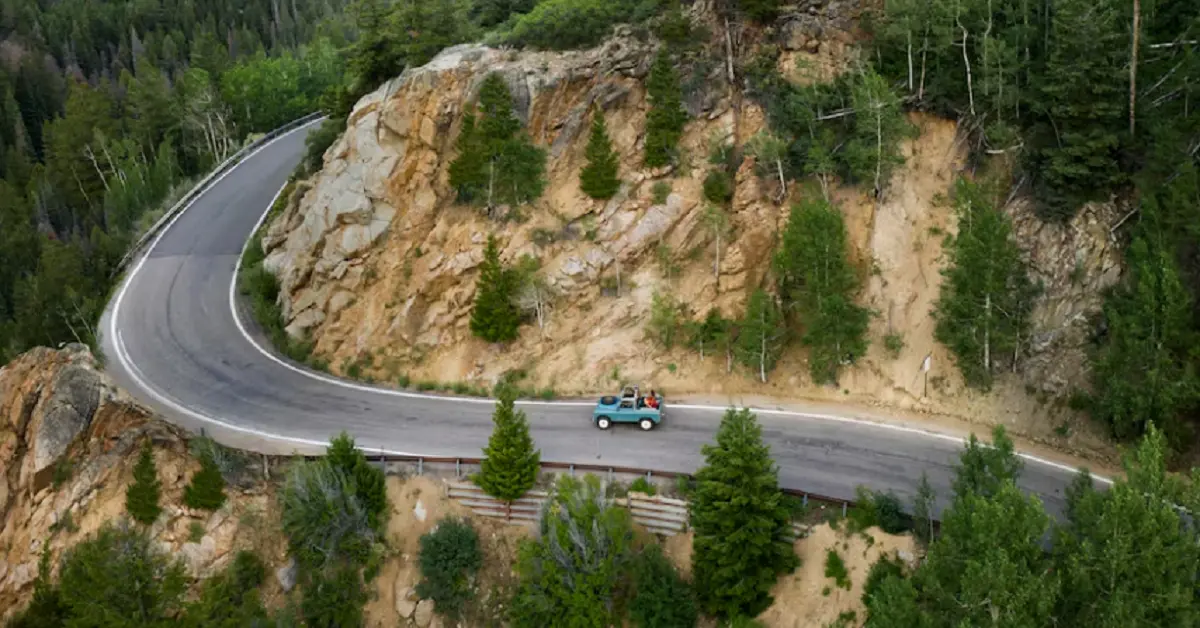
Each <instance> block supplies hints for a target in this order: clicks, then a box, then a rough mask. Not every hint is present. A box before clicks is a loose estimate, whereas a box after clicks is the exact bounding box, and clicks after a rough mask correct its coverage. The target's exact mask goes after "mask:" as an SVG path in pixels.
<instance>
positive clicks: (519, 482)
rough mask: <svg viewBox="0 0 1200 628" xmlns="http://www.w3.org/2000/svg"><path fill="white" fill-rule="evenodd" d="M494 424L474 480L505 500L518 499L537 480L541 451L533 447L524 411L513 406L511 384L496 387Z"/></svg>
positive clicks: (493, 495)
mask: <svg viewBox="0 0 1200 628" xmlns="http://www.w3.org/2000/svg"><path fill="white" fill-rule="evenodd" d="M496 397H497V399H496V411H495V412H494V413H493V414H492V423H493V424H494V425H495V427H494V429H493V430H492V436H491V437H490V438H488V445H487V447H485V448H484V450H483V455H484V459H483V462H482V463H480V469H479V475H478V476H477V477H476V483H478V484H479V487H480V488H482V489H483V490H484V492H486V493H487V494H488V495H491V496H492V497H495V498H496V499H501V500H504V501H507V502H512V501H516V500H517V499H520V498H521V497H522V496H523V495H525V493H527V492H528V491H529V489H531V488H533V484H534V482H536V481H537V474H538V470H539V469H540V468H541V459H542V453H541V450H537V449H534V448H533V437H532V436H530V435H529V421H528V420H527V419H526V418H525V412H524V411H522V410H516V409H514V402H515V401H516V398H517V394H516V391H515V390H513V388H512V387H511V386H508V385H501V386H498V387H497V389H496Z"/></svg>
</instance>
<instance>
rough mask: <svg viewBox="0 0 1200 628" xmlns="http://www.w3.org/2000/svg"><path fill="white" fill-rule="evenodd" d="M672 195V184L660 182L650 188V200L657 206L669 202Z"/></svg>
mask: <svg viewBox="0 0 1200 628" xmlns="http://www.w3.org/2000/svg"><path fill="white" fill-rule="evenodd" d="M670 195H671V184H670V183H667V182H666V181H659V182H657V183H655V184H654V186H653V187H651V188H650V199H651V200H652V201H654V204H655V205H662V204H663V203H666V202H667V197H668V196H670Z"/></svg>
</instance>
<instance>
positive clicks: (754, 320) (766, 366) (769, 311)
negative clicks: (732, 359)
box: [735, 288, 787, 384]
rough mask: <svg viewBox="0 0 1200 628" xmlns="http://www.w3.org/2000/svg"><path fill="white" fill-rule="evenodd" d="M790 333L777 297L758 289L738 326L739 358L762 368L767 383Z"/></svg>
mask: <svg viewBox="0 0 1200 628" xmlns="http://www.w3.org/2000/svg"><path fill="white" fill-rule="evenodd" d="M786 336H787V330H786V329H785V328H784V326H783V314H782V313H781V312H780V311H779V304H778V303H776V302H775V297H772V296H771V295H769V294H767V293H766V291H765V290H763V289H762V288H759V289H758V290H755V291H754V294H752V295H750V302H749V303H747V304H746V314H745V316H744V317H743V318H742V323H741V325H739V327H738V334H737V347H736V350H735V351H736V353H737V358H738V361H739V362H741V363H742V364H743V365H745V366H747V367H749V368H752V369H754V370H756V371H758V378H759V380H760V381H762V382H763V383H764V384H765V383H766V382H767V373H768V372H770V371H771V370H773V369H774V368H775V362H777V361H778V360H779V355H780V354H781V353H783V346H784V338H786Z"/></svg>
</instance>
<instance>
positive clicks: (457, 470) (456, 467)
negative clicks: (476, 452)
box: [454, 458, 462, 480]
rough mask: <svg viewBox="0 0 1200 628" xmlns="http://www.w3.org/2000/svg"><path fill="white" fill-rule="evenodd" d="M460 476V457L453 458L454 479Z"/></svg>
mask: <svg viewBox="0 0 1200 628" xmlns="http://www.w3.org/2000/svg"><path fill="white" fill-rule="evenodd" d="M461 477H462V458H455V459H454V479H456V480H457V479H458V478H461Z"/></svg>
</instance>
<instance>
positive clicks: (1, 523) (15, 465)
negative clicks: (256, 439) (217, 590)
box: [0, 345, 284, 623]
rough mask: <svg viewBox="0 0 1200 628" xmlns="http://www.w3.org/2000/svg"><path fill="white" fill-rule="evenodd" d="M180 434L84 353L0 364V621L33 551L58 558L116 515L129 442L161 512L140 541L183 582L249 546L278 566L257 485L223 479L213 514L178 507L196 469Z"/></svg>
mask: <svg viewBox="0 0 1200 628" xmlns="http://www.w3.org/2000/svg"><path fill="white" fill-rule="evenodd" d="M189 438H190V435H188V434H187V433H185V432H183V431H182V430H180V429H179V428H176V427H174V426H172V425H170V424H167V423H164V422H162V421H160V420H158V419H156V418H154V417H153V415H152V414H151V413H150V411H149V410H148V409H147V408H145V407H143V406H141V405H139V404H138V403H136V402H135V401H133V400H132V399H130V398H129V397H128V396H127V395H126V394H125V393H124V392H123V391H121V390H119V389H118V388H116V387H115V386H114V385H113V383H112V382H111V381H110V380H109V379H108V378H107V377H106V376H105V375H103V374H102V373H100V371H99V370H98V369H97V367H96V363H95V360H94V359H93V358H92V355H91V353H90V352H89V351H88V349H87V348H86V347H84V346H82V345H68V346H66V347H65V348H63V349H61V350H58V351H55V350H51V349H45V348H38V349H34V350H32V351H29V352H27V353H25V354H24V355H22V356H21V357H19V358H18V359H17V360H15V361H13V362H12V363H10V364H8V365H6V366H4V367H3V368H0V549H2V550H3V551H0V623H3V622H4V621H7V617H8V616H10V615H11V613H12V612H13V611H14V610H15V609H16V608H19V607H20V606H22V605H23V603H24V600H25V599H27V598H28V596H29V595H30V594H31V592H32V583H33V580H34V578H36V576H37V571H38V560H39V558H40V556H41V554H42V553H43V552H46V551H48V552H50V553H51V556H52V557H53V558H55V560H54V561H53V564H55V565H57V558H59V557H60V556H61V555H62V552H63V550H64V549H66V548H68V547H70V546H72V545H74V544H75V543H76V542H78V541H79V540H81V539H83V538H85V537H86V536H88V535H90V534H92V533H94V532H95V531H96V530H98V529H99V528H100V526H101V525H103V524H105V523H108V522H115V521H116V520H118V519H120V518H121V517H123V516H125V488H126V487H127V486H128V485H129V484H130V483H131V482H132V475H133V466H134V463H135V462H136V460H137V456H138V447H139V445H140V443H141V442H142V441H143V440H144V439H149V440H150V441H151V443H152V444H153V446H154V453H155V461H156V464H157V467H158V472H159V480H160V481H161V483H162V498H161V499H160V504H161V505H162V507H163V513H162V514H161V515H160V517H159V519H158V520H157V521H156V522H155V523H154V524H153V525H152V526H150V529H149V531H150V534H151V537H152V538H153V539H154V540H155V541H156V542H157V543H159V545H160V546H161V547H162V548H163V549H164V550H165V551H167V552H169V553H171V554H172V555H174V556H177V557H179V558H181V559H182V560H183V561H184V563H185V565H186V567H187V569H188V571H189V573H190V575H192V576H194V577H205V576H208V575H209V574H211V573H213V572H214V571H215V570H217V569H220V568H222V567H223V566H224V565H225V564H226V563H227V562H228V561H229V560H230V559H231V557H232V555H233V551H234V550H236V549H242V548H245V547H254V548H256V549H257V550H259V551H260V553H261V554H262V556H263V558H264V559H266V560H272V561H274V560H276V559H280V560H281V559H282V557H283V556H282V554H283V551H284V546H283V545H282V542H281V539H280V538H279V534H278V533H277V532H275V533H272V532H270V530H277V529H278V528H277V526H274V525H273V524H272V523H270V522H267V523H266V525H265V526H264V521H266V520H267V519H269V518H270V517H271V512H272V511H273V506H272V501H271V499H270V495H269V494H268V492H267V490H266V485H265V484H264V483H263V482H262V481H261V478H260V479H259V480H258V481H250V482H242V483H241V484H242V485H244V488H241V489H239V488H238V486H237V485H238V483H234V484H233V485H231V486H230V487H228V488H227V489H226V492H227V493H228V494H229V499H228V501H227V503H226V505H225V506H224V507H222V508H221V509H220V510H218V511H216V512H213V513H201V512H191V511H189V510H188V509H186V508H182V507H181V506H180V505H179V504H181V502H182V500H181V496H182V493H183V488H184V485H185V484H186V482H187V481H188V479H189V478H190V476H191V474H192V473H193V472H195V470H197V469H198V468H199V464H198V463H197V462H196V461H195V459H194V458H193V457H192V456H191V455H189V453H188V439H189Z"/></svg>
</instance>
